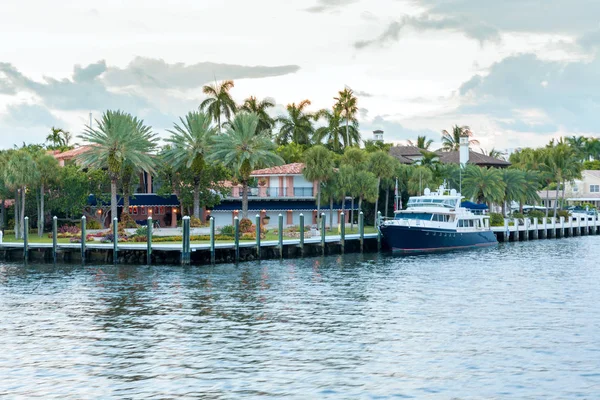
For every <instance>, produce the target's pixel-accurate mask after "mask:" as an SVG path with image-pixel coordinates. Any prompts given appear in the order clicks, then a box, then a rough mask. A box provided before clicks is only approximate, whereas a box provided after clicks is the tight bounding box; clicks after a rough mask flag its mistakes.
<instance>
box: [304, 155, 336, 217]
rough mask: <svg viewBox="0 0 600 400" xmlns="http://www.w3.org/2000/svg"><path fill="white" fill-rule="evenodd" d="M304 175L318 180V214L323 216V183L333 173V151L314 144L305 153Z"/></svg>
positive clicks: (312, 180) (309, 178)
mask: <svg viewBox="0 0 600 400" xmlns="http://www.w3.org/2000/svg"><path fill="white" fill-rule="evenodd" d="M304 164H305V167H304V170H303V171H302V173H303V175H304V177H305V178H306V179H307V180H309V181H311V182H314V181H316V182H317V215H318V216H319V218H321V185H322V183H323V182H324V181H326V180H327V179H329V177H331V175H332V174H333V159H332V156H331V152H330V151H329V150H327V149H326V148H325V147H323V146H321V145H317V146H314V147H312V148H310V149H308V150H307V151H306V152H305V153H304Z"/></svg>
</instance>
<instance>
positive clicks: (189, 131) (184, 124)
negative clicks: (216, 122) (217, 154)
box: [165, 111, 260, 218]
mask: <svg viewBox="0 0 600 400" xmlns="http://www.w3.org/2000/svg"><path fill="white" fill-rule="evenodd" d="M179 120H180V121H181V124H180V125H179V124H175V126H174V130H168V132H169V133H171V137H170V138H168V139H166V142H167V143H170V144H171V146H170V147H169V149H168V150H167V151H166V152H165V158H166V161H167V162H168V163H171V164H172V165H173V166H175V168H177V169H180V170H181V169H182V168H187V169H190V170H191V172H192V175H193V185H194V217H196V218H200V182H201V180H202V172H203V170H204V167H205V165H206V156H207V154H208V152H209V150H210V147H211V145H212V142H213V139H214V137H215V136H216V135H217V130H216V128H214V127H211V125H210V124H211V118H210V116H209V115H208V114H206V113H204V112H198V111H192V112H189V113H188V114H187V115H186V117H185V119H183V118H179ZM259 122H260V121H259Z"/></svg>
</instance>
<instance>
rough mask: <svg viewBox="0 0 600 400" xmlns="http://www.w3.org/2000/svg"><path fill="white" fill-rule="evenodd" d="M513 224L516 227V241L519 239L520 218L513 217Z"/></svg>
mask: <svg viewBox="0 0 600 400" xmlns="http://www.w3.org/2000/svg"><path fill="white" fill-rule="evenodd" d="M513 225H514V227H515V233H514V240H515V242H518V241H519V219H518V218H513Z"/></svg>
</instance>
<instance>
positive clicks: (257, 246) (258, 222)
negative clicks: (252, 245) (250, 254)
mask: <svg viewBox="0 0 600 400" xmlns="http://www.w3.org/2000/svg"><path fill="white" fill-rule="evenodd" d="M255 221H256V258H258V259H259V260H260V215H259V214H256V218H255Z"/></svg>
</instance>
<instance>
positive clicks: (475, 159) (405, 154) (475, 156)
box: [390, 146, 510, 168]
mask: <svg viewBox="0 0 600 400" xmlns="http://www.w3.org/2000/svg"><path fill="white" fill-rule="evenodd" d="M421 151H422V150H421V149H419V148H418V147H415V146H394V147H392V148H391V149H390V155H391V156H393V157H395V158H397V159H398V161H400V162H401V163H402V164H418V162H419V161H420V160H421V159H422V158H423V153H422V152H421ZM433 153H435V154H436V155H437V161H439V162H440V163H442V164H459V163H461V155H460V151H459V150H453V151H441V150H436V151H434V152H433ZM465 155H466V154H463V158H464V157H465ZM466 159H467V161H468V163H469V164H473V165H477V166H479V167H494V168H506V167H509V166H510V163H509V162H508V161H504V160H500V159H498V158H494V157H490V156H487V155H485V154H482V153H477V152H476V151H473V150H470V149H469V150H468V157H467V158H466Z"/></svg>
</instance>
